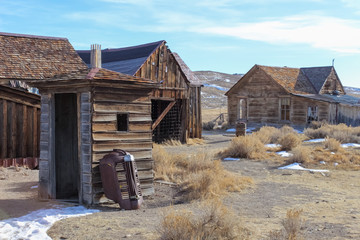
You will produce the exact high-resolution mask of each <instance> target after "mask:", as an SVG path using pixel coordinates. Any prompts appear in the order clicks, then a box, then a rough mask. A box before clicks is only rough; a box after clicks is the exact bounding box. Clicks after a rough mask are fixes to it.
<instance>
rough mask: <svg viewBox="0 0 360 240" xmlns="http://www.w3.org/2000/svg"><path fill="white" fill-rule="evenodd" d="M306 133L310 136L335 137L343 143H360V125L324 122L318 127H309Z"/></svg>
mask: <svg viewBox="0 0 360 240" xmlns="http://www.w3.org/2000/svg"><path fill="white" fill-rule="evenodd" d="M304 134H305V135H306V136H307V137H309V138H312V139H314V138H325V137H328V138H335V139H336V140H338V141H339V142H341V143H360V127H349V126H347V125H345V124H338V125H330V124H324V125H322V126H321V127H319V128H317V129H313V128H307V129H305V131H304Z"/></svg>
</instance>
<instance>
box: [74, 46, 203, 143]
mask: <svg viewBox="0 0 360 240" xmlns="http://www.w3.org/2000/svg"><path fill="white" fill-rule="evenodd" d="M77 52H78V54H79V55H80V57H81V58H82V59H83V60H84V62H85V63H86V64H88V65H90V51H89V50H84V51H83V50H81V51H77ZM101 62H102V67H103V68H106V69H109V70H113V71H116V72H119V73H123V74H128V75H132V76H136V77H142V78H146V79H150V80H153V81H154V82H157V83H159V84H160V87H159V88H156V89H154V90H153V91H152V92H151V113H152V121H153V125H152V130H153V141H155V142H162V141H164V140H167V139H175V140H180V141H182V142H185V141H186V139H187V138H201V131H202V121H201V83H200V81H199V80H198V78H197V77H196V76H195V75H194V74H193V73H192V72H191V70H190V69H189V68H188V67H187V65H186V64H185V63H184V61H183V60H182V59H181V58H180V56H179V55H178V54H176V53H173V52H171V51H170V49H169V48H168V47H167V45H166V42H165V41H158V42H153V43H148V44H143V45H139V46H132V47H126V48H115V49H103V50H101Z"/></svg>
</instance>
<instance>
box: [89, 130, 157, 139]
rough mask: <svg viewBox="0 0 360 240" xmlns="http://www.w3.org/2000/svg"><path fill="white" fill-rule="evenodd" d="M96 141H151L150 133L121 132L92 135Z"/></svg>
mask: <svg viewBox="0 0 360 240" xmlns="http://www.w3.org/2000/svg"><path fill="white" fill-rule="evenodd" d="M92 137H93V140H94V141H112V140H123V141H128V140H133V141H142V140H149V139H151V133H150V132H139V133H130V132H128V133H121V132H112V133H103V132H102V133H93V134H92Z"/></svg>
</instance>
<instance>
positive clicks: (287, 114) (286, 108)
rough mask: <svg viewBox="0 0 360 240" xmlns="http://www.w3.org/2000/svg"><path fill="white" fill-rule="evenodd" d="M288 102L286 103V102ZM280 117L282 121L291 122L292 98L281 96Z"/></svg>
mask: <svg viewBox="0 0 360 240" xmlns="http://www.w3.org/2000/svg"><path fill="white" fill-rule="evenodd" d="M286 102H287V103H288V104H284V103H286ZM279 119H280V121H281V122H290V119H291V98H290V97H280V98H279Z"/></svg>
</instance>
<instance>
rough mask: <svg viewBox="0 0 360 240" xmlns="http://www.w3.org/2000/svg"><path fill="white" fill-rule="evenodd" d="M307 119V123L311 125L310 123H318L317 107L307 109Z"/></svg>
mask: <svg viewBox="0 0 360 240" xmlns="http://www.w3.org/2000/svg"><path fill="white" fill-rule="evenodd" d="M307 115H308V117H307V122H308V123H311V122H312V121H318V120H319V117H318V107H317V106H309V107H308V114H307Z"/></svg>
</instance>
